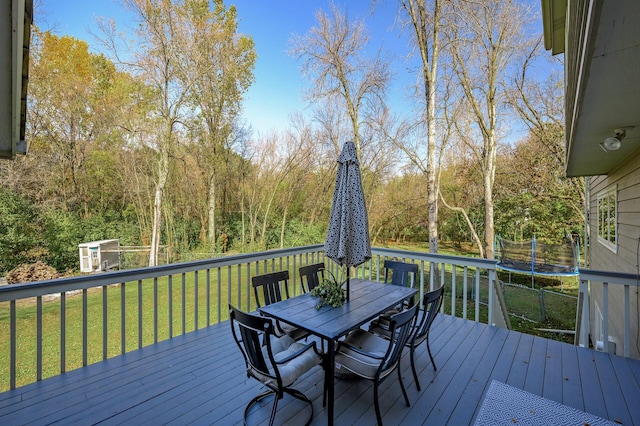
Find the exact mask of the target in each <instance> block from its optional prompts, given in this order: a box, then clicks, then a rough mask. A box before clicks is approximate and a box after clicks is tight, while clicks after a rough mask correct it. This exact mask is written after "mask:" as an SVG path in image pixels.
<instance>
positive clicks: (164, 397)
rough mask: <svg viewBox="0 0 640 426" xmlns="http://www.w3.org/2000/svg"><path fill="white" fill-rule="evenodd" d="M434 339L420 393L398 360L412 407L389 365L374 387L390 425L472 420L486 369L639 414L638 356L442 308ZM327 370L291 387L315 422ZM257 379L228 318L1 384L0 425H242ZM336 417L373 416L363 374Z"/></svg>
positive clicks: (282, 409) (579, 401)
mask: <svg viewBox="0 0 640 426" xmlns="http://www.w3.org/2000/svg"><path fill="white" fill-rule="evenodd" d="M430 341H431V349H432V352H433V355H434V358H435V362H436V366H437V370H435V371H434V368H433V366H432V365H431V362H430V360H429V356H428V354H427V351H426V348H425V347H424V345H423V346H421V347H420V348H419V349H417V352H416V366H417V369H418V374H419V377H420V383H421V386H422V390H421V391H420V392H418V390H417V388H416V385H415V383H414V379H413V375H412V373H411V367H410V362H409V356H408V353H405V357H404V358H403V360H402V376H403V381H404V383H405V386H406V388H407V391H408V394H409V399H410V401H411V407H410V408H407V407H406V406H405V403H404V399H403V397H402V393H401V391H400V385H399V383H398V380H397V376H396V375H395V374H394V375H393V376H392V377H390V378H389V379H388V380H386V381H385V382H384V383H383V385H382V386H381V388H380V396H381V410H382V413H383V419H384V422H385V424H389V425H398V424H402V425H416V424H438V425H441V424H451V425H459V424H470V423H472V422H473V420H474V419H475V417H476V415H477V413H478V411H479V409H480V406H481V404H482V400H483V397H484V395H485V394H486V392H487V389H488V387H489V385H490V383H491V380H493V379H495V380H500V381H502V382H505V383H507V384H509V385H511V386H515V387H518V388H520V389H524V390H526V391H528V392H531V393H533V394H536V395H541V396H544V397H545V398H549V399H551V400H554V401H557V402H560V403H563V404H566V405H569V406H571V407H574V408H577V409H579V410H584V411H587V412H590V413H592V414H595V415H597V416H600V417H603V418H606V419H609V420H617V421H621V422H622V423H623V424H640V410H638V408H637V403H636V400H637V395H638V394H640V361H638V360H632V359H626V358H623V357H619V356H615V355H609V354H605V353H601V352H595V351H592V350H589V349H584V348H577V347H575V346H573V345H568V344H565V343H560V342H556V341H552V340H547V339H543V338H540V337H533V336H529V335H523V334H521V333H518V332H514V331H507V330H504V329H499V328H495V327H490V326H487V325H483V324H476V323H474V322H472V321H467V320H463V319H459V318H453V317H450V316H447V315H440V316H438V317H437V319H436V322H435V323H434V325H433V328H432V334H431V336H430ZM323 374H324V373H323V371H322V369H321V368H316V369H314V370H311V371H310V372H309V373H307V374H305V375H304V376H303V377H302V378H301V379H300V380H299V382H298V383H297V386H296V387H297V388H298V389H299V390H301V391H302V392H304V393H305V394H306V395H307V396H309V397H310V399H311V400H312V401H313V410H314V417H313V422H312V424H314V425H321V424H326V422H327V417H326V415H327V413H326V410H325V409H324V407H323V406H322V396H323V377H324V376H323ZM260 390H261V388H260V386H258V385H257V384H256V382H255V381H253V380H250V379H247V378H246V376H245V374H244V364H243V360H242V357H241V356H240V353H239V351H238V349H237V347H236V346H235V343H234V342H233V340H232V338H231V333H230V332H229V325H228V323H227V322H224V323H221V324H216V325H213V326H211V327H207V328H205V329H201V330H198V331H195V332H192V333H188V334H186V335H184V336H178V337H175V338H173V339H170V340H166V341H162V342H159V343H157V344H154V345H151V346H149V347H145V348H142V349H140V350H135V351H132V352H129V353H127V354H125V355H121V356H117V357H115V358H112V359H109V360H106V361H102V362H99V363H96V364H92V365H89V366H87V367H84V368H82V369H79V370H74V371H70V372H68V373H65V374H62V375H60V376H56V377H52V378H48V379H45V380H43V381H41V382H38V383H32V384H29V385H26V386H23V387H21V388H18V389H15V390H11V391H7V392H4V393H0V424H3V425H4V424H6V425H22V424H30V425H44V424H79V425H85V424H86V425H89V424H102V425H116V424H135V425H145V424H149V425H155V424H175V425H185V424H211V425H229V424H242V416H243V413H244V407H245V406H246V404H247V403H248V402H249V400H250V399H251V398H252V397H253V396H254V395H256V394H257V393H259V392H260ZM301 408H303V406H302V405H301V404H300V403H299V402H298V401H296V400H293V399H292V398H290V397H285V398H284V399H283V400H282V401H281V402H280V404H279V409H278V417H277V422H278V424H285V425H296V424H299V420H300V413H299V411H300V409H301ZM269 411H270V404H265V405H264V407H263V408H260V409H258V410H256V412H255V413H253V415H252V416H253V419H254V420H257V423H258V424H262V425H266V423H267V418H268V413H269ZM335 422H336V424H350V425H351V424H355V425H358V424H361V425H369V424H373V423H375V412H374V408H373V388H372V385H371V383H370V382H368V381H359V380H337V381H336V404H335Z"/></svg>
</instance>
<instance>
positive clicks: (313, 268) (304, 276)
mask: <svg viewBox="0 0 640 426" xmlns="http://www.w3.org/2000/svg"><path fill="white" fill-rule="evenodd" d="M324 270H325V266H324V262H323V263H314V264H312V265H307V266H303V267H301V268H300V285H301V286H302V291H303V292H304V293H306V292H309V291H311V290H313V289H314V288H316V287H317V286H318V285H319V284H320V283H321V282H322V281H324ZM305 281H306V284H305Z"/></svg>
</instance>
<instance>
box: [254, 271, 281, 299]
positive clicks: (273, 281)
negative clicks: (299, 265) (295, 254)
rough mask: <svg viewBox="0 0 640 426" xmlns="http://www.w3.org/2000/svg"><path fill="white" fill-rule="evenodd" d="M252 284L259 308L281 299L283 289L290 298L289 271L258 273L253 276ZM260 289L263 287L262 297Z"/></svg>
mask: <svg viewBox="0 0 640 426" xmlns="http://www.w3.org/2000/svg"><path fill="white" fill-rule="evenodd" d="M251 284H252V285H253V292H254V294H255V296H256V305H257V306H258V308H260V307H261V306H263V305H270V304H272V303H276V302H279V301H281V300H282V291H283V290H284V294H285V296H286V298H287V299H288V298H289V271H278V272H271V273H268V274H262V275H256V276H254V277H251ZM260 289H262V297H260V291H259V290H260ZM261 299H262V301H261Z"/></svg>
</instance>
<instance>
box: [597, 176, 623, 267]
mask: <svg viewBox="0 0 640 426" xmlns="http://www.w3.org/2000/svg"><path fill="white" fill-rule="evenodd" d="M596 215H597V217H596V221H597V223H596V225H597V235H598V242H599V243H600V244H602V245H603V246H605V247H606V248H608V249H609V250H611V251H612V252H614V253H616V254H617V253H618V186H617V185H616V184H614V185H611V186H609V187H608V188H607V189H605V190H603V191H601V192H600V193H598V195H597V197H596ZM612 225H613V226H612Z"/></svg>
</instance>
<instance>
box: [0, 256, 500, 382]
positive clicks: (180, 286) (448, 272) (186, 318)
mask: <svg viewBox="0 0 640 426" xmlns="http://www.w3.org/2000/svg"><path fill="white" fill-rule="evenodd" d="M372 252H373V258H372V259H371V260H370V261H368V262H366V263H365V264H363V265H360V266H358V267H357V268H355V269H354V270H353V272H352V274H353V276H355V277H361V278H367V279H372V280H377V281H381V280H382V279H383V275H382V274H383V272H382V266H383V263H384V259H387V258H395V259H399V260H403V261H407V262H414V263H419V264H420V270H421V274H420V282H419V283H416V285H418V284H419V286H420V291H421V294H422V293H423V292H424V291H428V290H429V289H433V288H435V287H437V286H439V285H445V286H446V289H447V294H448V300H447V302H446V306H445V307H443V310H445V311H446V313H448V314H451V315H455V316H460V317H462V318H471V319H473V320H475V321H481V322H489V320H488V319H489V318H491V311H492V309H493V307H492V302H491V298H489V299H488V300H487V298H486V294H487V293H488V292H489V291H492V289H493V283H494V279H495V262H493V261H488V260H484V259H477V258H467V257H457V256H444V255H432V254H428V253H419V252H409V251H403V250H391V249H382V248H374V249H372ZM323 261H325V257H324V246H323V245H314V246H306V247H298V248H292V249H284V250H271V251H265V252H260V253H252V254H246V255H236V256H228V257H222V258H214V259H207V260H199V261H192V262H185V263H177V264H169V265H162V266H157V267H149V268H139V269H132V270H123V271H114V272H105V273H99V274H92V275H84V276H78V277H72V278H61V279H55V280H48V281H40V282H35V283H28V284H14V285H7V286H1V287H0V339H1V340H2V342H3V345H2V347H1V348H0V377H1V378H2V381H0V390H2V389H8V388H11V389H13V388H15V387H16V386H22V385H24V384H26V383H29V382H33V381H39V380H42V379H43V378H46V377H49V376H53V375H57V374H61V373H63V372H65V371H69V370H72V369H75V368H79V367H82V366H86V365H89V364H91V363H94V362H97V361H100V360H105V359H108V358H110V357H113V356H116V355H120V354H124V353H126V352H128V351H132V350H135V349H139V348H142V347H144V346H147V345H150V344H153V343H157V342H159V341H161V340H165V339H170V338H172V337H174V336H177V335H180V334H184V333H187V332H190V331H193V330H197V329H199V328H203V327H206V326H208V325H211V324H214V323H217V322H219V321H224V320H226V319H227V310H228V309H227V307H228V304H229V303H231V304H234V305H236V306H238V307H240V308H241V309H245V310H248V311H251V310H253V309H255V301H254V300H253V299H254V298H253V296H251V292H252V289H251V277H252V276H254V275H258V274H262V273H266V272H270V271H274V270H282V269H287V270H289V271H290V281H289V286H290V288H289V293H290V294H291V295H296V294H299V293H300V291H301V286H300V284H299V281H300V279H299V275H298V268H299V267H301V266H304V265H307V264H310V263H315V262H323ZM326 264H327V266H328V267H329V268H330V269H332V271H333V273H334V274H336V276H339V277H340V276H341V275H340V274H344V269H341V268H339V267H338V266H337V264H335V263H334V262H332V261H329V260H327V261H326ZM343 278H344V277H343ZM461 295H464V297H461ZM477 295H479V297H476V296H477ZM481 299H483V300H484V302H483V303H482V304H481ZM468 300H469V301H470V303H468ZM487 304H488V309H487V308H486V305H487ZM51 323H54V324H55V327H51ZM52 328H53V329H54V330H55V331H54V332H52V331H51V330H52Z"/></svg>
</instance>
